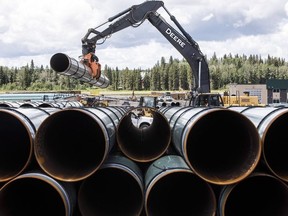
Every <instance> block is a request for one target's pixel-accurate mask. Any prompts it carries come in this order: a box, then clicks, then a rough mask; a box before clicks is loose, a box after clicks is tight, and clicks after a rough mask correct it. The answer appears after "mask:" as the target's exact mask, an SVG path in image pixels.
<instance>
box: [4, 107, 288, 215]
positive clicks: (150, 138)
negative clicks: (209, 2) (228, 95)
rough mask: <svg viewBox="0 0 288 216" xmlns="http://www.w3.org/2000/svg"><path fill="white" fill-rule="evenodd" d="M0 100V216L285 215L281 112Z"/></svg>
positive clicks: (287, 198) (286, 115)
mask: <svg viewBox="0 0 288 216" xmlns="http://www.w3.org/2000/svg"><path fill="white" fill-rule="evenodd" d="M131 112H133V110H131V109H126V108H125V107H121V106H119V107H118V106H110V107H109V106H108V107H77V106H73V107H61V108H59V107H53V106H52V107H13V108H11V107H1V108H0V136H1V138H2V142H1V149H2V150H3V151H0V154H1V155H0V215H4V216H6V215H9V216H11V215H12V216H13V215H31V216H34V215H63V216H80V215H81V216H87V215H125V216H126V215H131V216H135V215H139V216H145V215H147V216H149V215H203V216H216V215H217V216H238V215H239V216H240V215H261V216H263V215H264V216H271V215H277V216H278V215H280V216H282V215H283V216H284V215H288V186H287V181H288V179H287V178H286V176H287V172H288V171H287V168H286V167H287V166H285V164H286V163H285V162H286V161H287V159H286V158H287V156H286V154H285V149H284V147H285V135H286V134H285V133H284V132H285V131H286V130H287V127H288V125H287V122H288V109H287V108H272V107H261V108H260V107H249V108H248V107H229V108H220V107H213V108H211V107H202V108H193V107H180V106H168V107H161V108H159V109H155V110H153V111H152V116H153V121H152V124H151V125H150V126H149V127H146V128H137V127H136V126H135V125H133V124H132V119H131V115H132V114H131Z"/></svg>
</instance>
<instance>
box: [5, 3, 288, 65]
mask: <svg viewBox="0 0 288 216" xmlns="http://www.w3.org/2000/svg"><path fill="white" fill-rule="evenodd" d="M143 2H144V1H143ZM140 3H142V1H140V2H139V3H136V2H135V1H134V0H123V1H115V0H105V1H102V2H97V3H95V0H61V1H58V0H42V1H38V0H25V1H23V0H2V1H1V8H0V65H3V66H9V67H12V66H16V67H20V66H25V65H26V64H27V63H28V64H29V63H30V61H31V60H32V59H33V60H34V63H35V65H38V66H40V65H43V66H44V67H45V66H46V65H49V62H50V58H51V57H52V55H54V54H55V53H58V52H63V53H66V54H68V55H71V57H74V58H77V57H78V56H79V55H81V38H82V37H83V36H84V35H85V34H86V32H87V30H88V29H89V28H95V27H97V26H99V25H101V24H103V23H104V25H103V26H102V27H100V28H99V29H101V30H103V29H105V28H107V27H108V26H109V24H111V22H108V23H105V22H107V20H108V18H110V17H113V16H115V15H117V14H118V13H120V12H122V11H124V10H125V9H127V8H130V7H131V6H133V5H137V4H140ZM164 4H165V7H166V9H167V10H168V11H169V13H170V14H172V15H174V16H175V18H176V19H177V21H178V22H179V23H180V24H181V25H182V27H183V28H184V29H185V31H186V32H188V33H189V34H190V35H191V36H192V38H193V39H194V40H195V41H196V42H197V43H198V44H199V46H200V49H201V51H202V52H203V53H204V54H206V55H207V56H208V57H211V56H212V55H213V53H214V52H215V53H216V54H217V56H219V57H220V56H222V55H224V54H228V53H232V54H240V55H241V54H246V55H249V54H258V55H261V56H262V57H263V58H264V57H266V56H267V55H268V54H270V55H272V56H277V57H280V58H285V59H288V53H287V51H286V49H285V47H288V46H287V45H288V44H287V42H286V41H287V38H288V27H287V26H288V2H285V1H284V0H255V1H250V0H235V1H228V0H218V1H214V0H199V1H197V2H195V1H194V2H193V1H192V2H191V1H189V0H179V1H174V0H164ZM158 12H159V13H160V14H161V16H163V18H164V19H165V20H166V21H167V22H168V23H169V24H170V25H172V26H173V27H174V28H176V29H177V30H178V28H177V27H176V26H175V24H174V23H173V22H172V21H171V19H170V17H169V15H168V13H166V11H165V9H163V8H160V9H159V10H158ZM96 50H97V53H96V54H97V56H98V57H99V59H100V61H102V62H101V63H102V65H105V64H107V65H108V66H111V67H116V66H118V67H119V68H120V69H121V68H125V67H129V68H143V69H146V68H150V67H152V66H153V65H154V64H155V63H156V62H157V61H158V60H160V58H161V57H167V59H168V58H169V57H170V56H173V57H175V58H183V57H182V56H181V55H180V53H178V52H177V50H176V49H175V48H174V47H172V45H171V44H170V43H169V42H168V41H167V40H166V39H165V38H164V37H163V36H162V35H161V33H160V32H159V31H158V30H157V29H156V28H155V27H154V26H153V25H151V24H150V23H149V21H148V20H146V21H145V22H144V23H143V24H142V25H140V26H139V27H137V28H133V27H131V26H130V27H127V28H126V29H123V30H122V31H119V32H116V33H114V34H112V35H111V37H110V38H108V39H107V40H106V41H105V43H104V44H101V45H97V49H96Z"/></svg>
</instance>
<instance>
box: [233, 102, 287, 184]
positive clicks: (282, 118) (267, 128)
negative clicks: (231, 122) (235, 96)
mask: <svg viewBox="0 0 288 216" xmlns="http://www.w3.org/2000/svg"><path fill="white" fill-rule="evenodd" d="M230 109H234V110H237V111H238V112H240V113H241V114H242V115H244V116H246V117H247V118H249V119H250V120H251V121H252V122H253V123H254V125H255V126H256V127H257V129H258V132H259V135H260V138H261V140H262V145H263V146H262V153H263V154H262V155H263V160H264V163H265V164H266V165H267V167H268V169H269V170H270V171H271V172H272V173H273V174H274V175H276V176H277V177H279V178H281V179H282V180H284V181H286V182H288V167H287V164H288V157H287V150H286V148H287V128H288V124H287V122H288V108H280V107H249V108H245V107H239V108H234V107H231V108H230Z"/></svg>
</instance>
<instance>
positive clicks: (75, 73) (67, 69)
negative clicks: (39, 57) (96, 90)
mask: <svg viewBox="0 0 288 216" xmlns="http://www.w3.org/2000/svg"><path fill="white" fill-rule="evenodd" d="M50 66H51V68H52V69H53V70H54V71H56V72H57V73H59V74H62V75H65V76H71V77H72V78H74V79H77V80H80V81H82V82H85V83H89V84H91V85H95V86H97V87H100V88H106V87H108V86H109V79H108V78H107V77H106V76H105V75H103V74H101V75H100V77H99V78H93V77H92V75H91V74H92V73H91V69H90V68H89V67H88V66H86V65H85V64H83V63H82V62H79V61H77V60H76V59H74V58H71V57H69V56H68V55H66V54H64V53H56V54H54V55H53V56H52V57H51V59H50Z"/></svg>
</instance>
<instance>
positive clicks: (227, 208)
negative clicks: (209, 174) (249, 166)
mask: <svg viewBox="0 0 288 216" xmlns="http://www.w3.org/2000/svg"><path fill="white" fill-rule="evenodd" d="M218 211H219V216H243V215H261V216H271V215H277V216H286V215H288V187H287V184H286V183H285V182H284V181H282V180H281V179H279V178H277V177H276V176H274V175H270V174H267V173H258V172H255V173H253V174H252V175H250V176H249V177H247V178H246V179H244V180H243V181H241V182H238V183H237V184H233V185H228V186H225V187H224V188H223V190H222V191H221V193H220V197H219V207H218Z"/></svg>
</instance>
